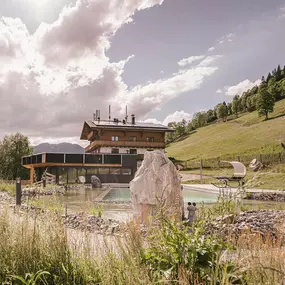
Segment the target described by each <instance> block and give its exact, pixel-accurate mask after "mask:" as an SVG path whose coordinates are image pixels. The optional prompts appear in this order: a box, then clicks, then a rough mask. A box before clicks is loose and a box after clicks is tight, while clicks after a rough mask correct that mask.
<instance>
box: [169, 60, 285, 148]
mask: <svg viewBox="0 0 285 285" xmlns="http://www.w3.org/2000/svg"><path fill="white" fill-rule="evenodd" d="M284 98H285V66H284V68H283V69H282V68H281V67H280V65H278V66H277V68H275V69H274V70H273V71H272V72H269V73H268V75H267V76H262V78H261V84H260V85H259V86H254V87H253V88H252V89H249V90H247V91H245V92H244V93H242V94H236V96H234V97H233V99H232V101H231V102H228V103H226V102H221V103H220V104H218V105H216V106H215V107H214V108H213V109H209V110H208V111H205V112H198V113H196V114H194V116H193V119H192V120H191V121H188V122H187V121H185V120H182V121H181V122H171V123H169V124H168V126H170V127H173V128H174V129H175V132H174V133H169V134H168V135H167V142H168V143H169V142H173V141H176V140H178V139H183V137H184V136H187V135H188V134H191V132H193V131H195V130H197V129H199V128H201V127H204V126H207V125H210V124H214V123H223V122H227V121H230V120H233V119H235V118H238V117H240V116H243V115H245V114H248V113H252V112H254V111H257V112H256V116H257V117H258V116H261V117H262V118H263V119H264V120H267V119H268V118H269V116H270V113H272V112H273V111H274V107H275V103H276V102H278V101H280V100H282V99H284ZM280 127H281V126H280Z"/></svg>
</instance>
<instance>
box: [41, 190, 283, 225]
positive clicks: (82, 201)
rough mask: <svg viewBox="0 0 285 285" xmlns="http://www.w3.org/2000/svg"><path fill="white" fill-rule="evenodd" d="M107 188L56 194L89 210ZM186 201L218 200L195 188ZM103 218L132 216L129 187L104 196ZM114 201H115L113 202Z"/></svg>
mask: <svg viewBox="0 0 285 285" xmlns="http://www.w3.org/2000/svg"><path fill="white" fill-rule="evenodd" d="M105 190H106V189H90V188H81V189H77V190H68V191H67V193H66V194H65V195H60V196H56V197H55V198H52V199H56V200H57V201H58V202H59V203H61V204H63V205H64V206H66V207H67V210H68V213H74V212H83V211H85V212H86V211H88V210H89V209H91V208H92V207H94V205H96V199H97V198H98V196H99V195H102V193H103V192H104V191H105ZM182 193H183V198H184V202H185V203H187V202H196V203H197V206H198V208H199V204H200V205H201V204H202V203H205V204H209V205H210V204H213V203H215V202H216V201H217V195H215V194H213V193H206V192H201V191H195V190H183V192H182ZM41 199H44V200H49V199H51V197H48V196H45V197H42V198H41ZM103 201H104V202H105V203H104V204H103V218H110V219H115V220H121V221H127V220H129V219H131V217H132V207H131V204H130V190H129V189H128V188H115V189H111V190H110V192H109V193H108V194H107V195H106V196H105V197H104V198H103ZM112 202H113V203H112ZM243 205H244V206H245V207H246V208H248V209H279V208H280V209H281V207H282V209H283V208H285V203H281V202H262V201H248V200H244V201H243Z"/></svg>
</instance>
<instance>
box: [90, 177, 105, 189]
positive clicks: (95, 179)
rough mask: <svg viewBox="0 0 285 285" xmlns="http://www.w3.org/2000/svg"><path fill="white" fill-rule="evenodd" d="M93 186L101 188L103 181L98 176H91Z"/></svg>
mask: <svg viewBox="0 0 285 285" xmlns="http://www.w3.org/2000/svg"><path fill="white" fill-rule="evenodd" d="M91 184H92V188H101V187H102V184H101V181H100V179H99V178H98V177H97V176H96V175H92V176H91Z"/></svg>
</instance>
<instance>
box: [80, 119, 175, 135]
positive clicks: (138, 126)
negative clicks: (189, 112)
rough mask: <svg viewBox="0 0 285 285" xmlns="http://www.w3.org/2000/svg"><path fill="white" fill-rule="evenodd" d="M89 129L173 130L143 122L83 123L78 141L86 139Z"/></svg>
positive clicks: (101, 121)
mask: <svg viewBox="0 0 285 285" xmlns="http://www.w3.org/2000/svg"><path fill="white" fill-rule="evenodd" d="M87 128H89V129H101V128H104V129H108V128H109V129H133V130H152V131H165V132H172V131H173V129H172V128H169V127H167V126H164V125H162V124H153V123H144V122H135V124H132V123H131V122H127V123H123V122H121V121H120V122H114V121H104V120H100V121H85V122H84V126H83V130H82V133H81V137H80V139H86V138H87V134H88V130H87Z"/></svg>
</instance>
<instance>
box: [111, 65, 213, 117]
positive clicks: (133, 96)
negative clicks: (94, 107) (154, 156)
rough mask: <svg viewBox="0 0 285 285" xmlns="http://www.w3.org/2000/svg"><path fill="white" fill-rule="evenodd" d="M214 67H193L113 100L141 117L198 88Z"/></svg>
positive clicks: (140, 86) (134, 89)
mask: <svg viewBox="0 0 285 285" xmlns="http://www.w3.org/2000/svg"><path fill="white" fill-rule="evenodd" d="M217 70H218V67H216V66H195V67H193V68H190V69H186V70H182V71H180V72H179V73H176V74H173V75H172V76H171V77H169V78H165V79H160V80H157V81H155V82H151V83H148V84H145V85H138V86H136V87H134V88H133V89H131V90H129V91H128V92H126V93H121V94H119V95H118V96H117V97H116V98H115V102H116V103H117V104H118V105H121V106H122V105H123V104H127V105H128V106H129V108H130V109H131V110H132V112H134V113H136V114H138V115H139V116H143V115H145V114H147V113H148V112H149V111H150V110H153V109H155V108H157V107H159V106H161V105H162V104H165V103H166V102H168V101H170V100H172V99H174V98H176V97H177V96H178V95H179V94H182V93H185V92H188V91H191V90H195V89H198V88H200V86H201V84H202V83H203V81H204V79H205V77H207V76H210V75H212V74H214V73H215V72H216V71H217Z"/></svg>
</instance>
